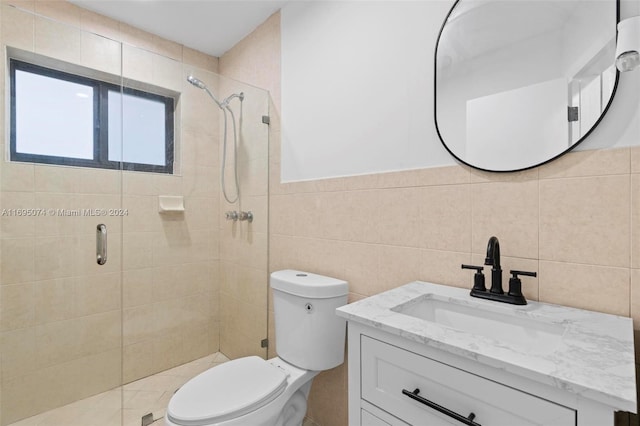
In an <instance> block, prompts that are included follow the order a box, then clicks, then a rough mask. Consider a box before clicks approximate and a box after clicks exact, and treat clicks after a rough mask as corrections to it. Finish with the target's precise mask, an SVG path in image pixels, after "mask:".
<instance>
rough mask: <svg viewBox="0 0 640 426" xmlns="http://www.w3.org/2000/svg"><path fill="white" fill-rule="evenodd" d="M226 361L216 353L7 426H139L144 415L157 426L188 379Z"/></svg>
mask: <svg viewBox="0 0 640 426" xmlns="http://www.w3.org/2000/svg"><path fill="white" fill-rule="evenodd" d="M226 361H229V359H228V358H227V357H226V356H224V355H223V354H221V353H219V352H218V353H215V354H213V355H208V356H206V357H204V358H200V359H197V360H195V361H192V362H190V363H187V364H183V365H180V366H178V367H175V368H172V369H170V370H166V371H163V372H161V373H158V374H154V375H153V376H149V377H145V378H144V379H140V380H137V381H135V382H131V383H128V384H126V385H124V386H121V387H119V388H117V389H112V390H110V391H107V392H103V393H101V394H98V395H94V396H92V397H89V398H85V399H82V400H80V401H76V402H73V403H71V404H68V405H65V406H64V407H60V408H56V409H54V410H51V411H47V412H44V413H42V414H38V415H37V416H34V417H29V418H28V419H24V420H21V421H19V422H16V423H12V424H11V425H9V426H120V425H121V424H122V425H123V426H140V424H141V418H142V416H144V415H145V414H147V413H153V418H154V420H155V422H154V423H153V426H161V425H163V422H162V420H163V417H164V414H165V410H166V408H167V404H168V403H169V399H170V398H171V395H173V393H174V392H175V391H176V390H177V389H178V388H179V387H180V386H182V385H183V384H184V383H186V382H187V381H188V380H189V379H191V378H192V377H194V376H196V375H198V374H199V373H201V372H203V371H205V370H208V369H209V368H211V367H214V366H216V365H218V364H222V363H223V362H226Z"/></svg>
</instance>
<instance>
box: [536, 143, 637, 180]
mask: <svg viewBox="0 0 640 426" xmlns="http://www.w3.org/2000/svg"><path fill="white" fill-rule="evenodd" d="M629 164H630V150H629V148H617V149H598V150H591V151H573V152H570V153H567V154H565V155H563V156H562V157H560V158H558V159H556V160H554V161H552V162H550V163H547V164H545V165H544V166H542V167H540V168H539V172H540V179H549V178H565V177H582V176H604V175H619V174H628V173H629Z"/></svg>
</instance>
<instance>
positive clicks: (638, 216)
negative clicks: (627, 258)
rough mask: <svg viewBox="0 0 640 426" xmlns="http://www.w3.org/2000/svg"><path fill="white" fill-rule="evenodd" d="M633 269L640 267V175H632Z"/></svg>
mask: <svg viewBox="0 0 640 426" xmlns="http://www.w3.org/2000/svg"><path fill="white" fill-rule="evenodd" d="M631 267H632V268H638V267H640V174H632V175H631Z"/></svg>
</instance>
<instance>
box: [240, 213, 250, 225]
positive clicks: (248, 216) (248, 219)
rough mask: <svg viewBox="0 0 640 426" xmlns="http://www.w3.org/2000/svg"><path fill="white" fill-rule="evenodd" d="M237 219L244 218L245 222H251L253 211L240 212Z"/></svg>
mask: <svg viewBox="0 0 640 426" xmlns="http://www.w3.org/2000/svg"><path fill="white" fill-rule="evenodd" d="M238 220H246V221H247V222H249V223H251V222H253V213H251V212H250V211H249V212H242V211H241V212H240V216H239V217H238Z"/></svg>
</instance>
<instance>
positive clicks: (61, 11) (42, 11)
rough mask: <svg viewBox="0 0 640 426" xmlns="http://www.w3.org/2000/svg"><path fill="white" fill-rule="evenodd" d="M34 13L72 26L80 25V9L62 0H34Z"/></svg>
mask: <svg viewBox="0 0 640 426" xmlns="http://www.w3.org/2000/svg"><path fill="white" fill-rule="evenodd" d="M35 4H36V13H37V14H39V15H43V16H46V17H48V18H51V19H53V20H56V21H59V22H63V23H65V24H68V25H70V26H73V27H80V15H81V14H82V9H81V8H80V7H78V6H76V5H74V4H72V3H69V2H67V1H62V0H36V3H35Z"/></svg>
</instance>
